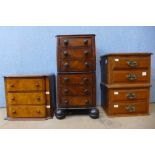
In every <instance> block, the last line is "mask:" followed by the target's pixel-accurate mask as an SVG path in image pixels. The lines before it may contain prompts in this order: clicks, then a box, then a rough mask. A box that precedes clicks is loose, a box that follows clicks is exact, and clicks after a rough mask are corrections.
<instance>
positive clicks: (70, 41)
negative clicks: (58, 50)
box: [60, 37, 92, 47]
mask: <svg viewBox="0 0 155 155" xmlns="http://www.w3.org/2000/svg"><path fill="white" fill-rule="evenodd" d="M91 45H92V38H89V37H60V47H87V46H91Z"/></svg>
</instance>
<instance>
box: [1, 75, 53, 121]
mask: <svg viewBox="0 0 155 155" xmlns="http://www.w3.org/2000/svg"><path fill="white" fill-rule="evenodd" d="M4 79H5V96H6V106H7V116H8V119H10V118H11V119H12V118H48V117H51V116H52V113H53V112H54V108H55V90H54V89H55V88H54V87H55V86H54V75H51V76H43V75H37V76H5V77H4Z"/></svg>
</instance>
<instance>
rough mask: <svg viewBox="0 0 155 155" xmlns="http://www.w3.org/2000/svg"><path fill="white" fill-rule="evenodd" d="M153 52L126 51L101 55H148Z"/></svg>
mask: <svg viewBox="0 0 155 155" xmlns="http://www.w3.org/2000/svg"><path fill="white" fill-rule="evenodd" d="M151 54H152V53H149V52H134V53H132V52H130V53H129V52H126V53H107V54H105V55H101V56H100V57H101V58H102V57H105V56H123V55H125V56H132V55H134V56H135V55H136V56H146V55H151Z"/></svg>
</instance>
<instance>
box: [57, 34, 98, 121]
mask: <svg viewBox="0 0 155 155" xmlns="http://www.w3.org/2000/svg"><path fill="white" fill-rule="evenodd" d="M56 37H57V71H58V74H57V111H56V117H57V118H58V119H62V118H64V117H65V115H66V111H67V110H68V109H72V110H73V109H88V110H89V115H90V116H91V117H92V118H97V117H98V115H99V114H98V110H97V109H96V75H95V70H96V51H95V35H58V36H56Z"/></svg>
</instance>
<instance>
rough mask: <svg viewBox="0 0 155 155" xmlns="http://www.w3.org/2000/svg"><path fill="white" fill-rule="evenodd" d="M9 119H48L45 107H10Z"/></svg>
mask: <svg viewBox="0 0 155 155" xmlns="http://www.w3.org/2000/svg"><path fill="white" fill-rule="evenodd" d="M8 113H9V117H12V118H42V117H46V108H45V106H25V105H18V106H9V108H8Z"/></svg>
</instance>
